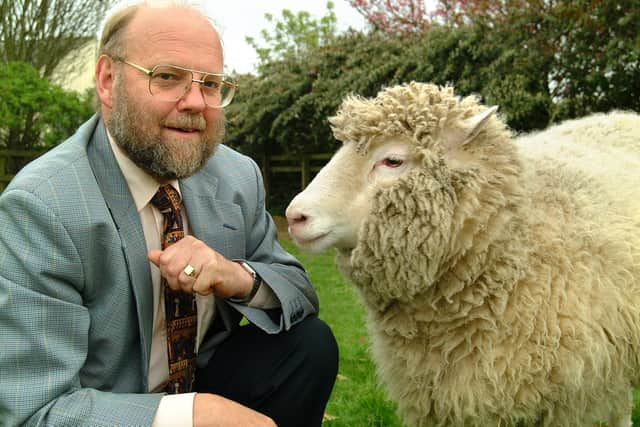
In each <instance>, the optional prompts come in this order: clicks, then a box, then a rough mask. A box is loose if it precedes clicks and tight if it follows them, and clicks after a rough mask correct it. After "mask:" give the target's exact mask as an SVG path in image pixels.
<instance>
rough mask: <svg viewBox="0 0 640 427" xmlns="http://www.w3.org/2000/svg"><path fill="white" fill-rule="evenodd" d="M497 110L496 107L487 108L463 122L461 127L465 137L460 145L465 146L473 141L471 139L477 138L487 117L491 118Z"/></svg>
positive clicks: (485, 123)
mask: <svg viewBox="0 0 640 427" xmlns="http://www.w3.org/2000/svg"><path fill="white" fill-rule="evenodd" d="M497 110H498V106H497V105H495V106H493V107H490V108H487V109H486V110H484V111H483V112H482V113H478V114H476V115H475V116H473V117H470V118H468V119H467V120H465V121H464V122H463V123H464V124H463V126H462V128H463V129H464V133H465V136H464V138H463V140H462V145H466V144H468V143H469V142H471V141H473V139H474V138H475V137H476V136H478V134H479V133H480V131H481V130H482V129H483V128H484V127H485V126H486V125H487V122H488V120H489V117H491V116H493V114H494V113H495V112H496V111H497Z"/></svg>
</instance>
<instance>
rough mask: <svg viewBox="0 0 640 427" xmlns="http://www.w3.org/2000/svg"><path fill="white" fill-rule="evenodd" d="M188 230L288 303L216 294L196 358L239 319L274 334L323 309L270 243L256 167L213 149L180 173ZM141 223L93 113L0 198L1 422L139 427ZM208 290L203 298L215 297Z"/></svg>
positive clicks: (143, 386)
mask: <svg viewBox="0 0 640 427" xmlns="http://www.w3.org/2000/svg"><path fill="white" fill-rule="evenodd" d="M180 189H181V192H182V196H183V203H184V206H185V209H186V213H187V216H188V219H189V224H190V227H191V232H192V234H194V235H195V236H196V237H197V238H199V239H201V240H203V241H205V242H206V243H207V244H208V245H209V246H211V247H212V248H214V249H216V250H218V251H219V252H220V253H222V254H223V255H225V256H226V257H227V258H231V259H244V260H247V261H248V262H249V263H250V264H251V266H252V267H253V268H254V269H255V270H256V271H257V272H258V273H259V274H260V276H261V277H262V278H263V279H264V281H265V282H266V283H267V284H268V285H269V286H270V287H271V288H272V289H273V291H274V293H275V295H276V296H277V297H278V299H279V300H280V302H281V304H282V309H281V310H276V312H275V313H266V312H265V311H262V310H258V309H255V308H250V307H247V306H244V305H238V304H233V303H231V302H229V301H226V300H222V299H215V304H216V310H217V311H218V313H220V315H221V318H222V320H223V323H224V325H223V326H222V327H220V328H216V330H215V331H213V330H212V331H210V333H209V334H208V335H207V336H206V338H205V341H204V342H203V344H202V345H201V348H200V352H199V355H198V364H199V365H203V364H205V363H206V362H207V361H208V358H209V357H210V356H211V354H212V352H213V351H214V349H215V347H216V345H217V344H219V343H220V342H221V341H222V340H224V339H225V337H226V336H228V335H229V333H230V331H232V330H233V329H235V328H237V327H238V323H239V321H240V319H241V318H242V316H243V315H244V316H245V317H246V318H247V319H248V320H249V321H251V322H252V323H254V324H256V325H257V326H259V327H260V328H262V329H263V330H265V331H267V332H269V333H278V332H280V331H283V330H287V329H289V328H290V327H291V326H292V325H294V324H295V323H297V322H299V321H300V320H302V319H303V318H304V317H306V316H307V315H309V314H313V313H316V312H317V309H318V300H317V296H316V294H315V291H314V290H313V287H312V286H311V283H310V282H309V279H308V277H307V275H306V273H305V272H304V270H303V269H302V266H301V265H300V264H299V263H298V261H297V260H296V259H295V258H294V257H293V256H291V255H290V254H288V253H287V252H285V251H284V250H283V249H282V248H281V247H280V245H279V244H278V242H277V241H276V231H275V226H274V223H273V221H272V219H271V217H270V216H269V214H268V213H267V212H266V211H265V209H264V191H263V187H262V180H261V176H260V172H259V169H258V168H257V166H256V164H255V163H254V162H253V161H252V160H250V159H249V158H248V157H245V156H243V155H241V154H239V153H237V152H235V151H233V150H231V149H230V148H228V147H226V146H220V147H219V148H218V150H217V151H216V153H215V155H214V156H213V157H212V158H211V160H210V161H209V162H208V164H207V165H206V167H205V168H204V169H203V170H201V171H200V172H198V173H197V174H195V175H194V176H192V177H190V178H188V179H185V180H182V181H180ZM146 254H147V248H146V244H145V239H144V236H143V232H142V226H141V224H140V219H139V216H138V213H137V211H136V208H135V205H134V202H133V199H132V197H131V194H130V192H129V188H128V186H127V184H126V182H125V180H124V177H123V176H122V173H121V171H120V169H119V167H118V165H117V163H116V160H115V158H114V156H113V153H112V151H111V148H110V146H109V143H108V140H107V135H106V131H105V128H104V125H103V123H102V121H101V120H100V119H99V118H98V117H97V116H94V117H93V118H91V119H90V120H89V121H88V122H86V123H85V124H84V125H83V126H82V127H81V128H79V130H78V131H77V133H76V134H75V135H73V136H72V137H71V138H69V139H68V140H67V141H65V142H64V143H62V144H61V145H59V146H58V147H56V148H54V149H53V150H51V151H50V152H48V153H47V154H45V155H44V156H42V157H41V158H39V159H37V160H35V161H34V162H32V163H31V164H29V165H28V166H27V167H25V168H24V169H23V170H22V171H21V172H20V173H19V174H18V176H16V178H15V179H14V180H13V181H12V182H11V184H10V185H9V186H8V187H7V189H6V190H5V191H4V192H3V193H2V195H1V196H0V425H1V426H15V425H46V426H85V425H86V426H93V427H95V426H116V425H118V426H145V425H150V424H151V422H152V420H153V417H154V414H155V411H156V409H157V406H158V403H159V401H160V398H161V397H162V395H161V394H151V393H147V388H148V386H147V375H148V367H149V352H150V349H151V329H152V320H153V319H152V317H153V316H152V301H153V298H152V287H151V276H150V264H149V261H148V260H147V255H146ZM213 300H214V299H213V298H211V304H213Z"/></svg>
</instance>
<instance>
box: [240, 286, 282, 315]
mask: <svg viewBox="0 0 640 427" xmlns="http://www.w3.org/2000/svg"><path fill="white" fill-rule="evenodd" d="M247 305H248V306H249V307H254V308H262V309H268V308H277V307H280V301H279V300H278V297H276V294H275V293H274V292H273V290H272V289H271V288H270V287H269V285H267V284H265V283H264V281H262V283H260V287H259V288H258V292H256V294H255V295H254V296H253V298H251V300H250V301H249V302H248V303H247Z"/></svg>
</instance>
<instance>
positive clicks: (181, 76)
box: [112, 58, 238, 108]
mask: <svg viewBox="0 0 640 427" xmlns="http://www.w3.org/2000/svg"><path fill="white" fill-rule="evenodd" d="M112 59H113V60H114V61H120V62H123V63H125V64H127V65H129V66H131V67H133V68H135V69H136V70H138V71H141V72H143V73H144V74H146V75H147V76H149V93H151V95H152V96H154V97H155V98H157V99H159V100H160V101H167V102H175V101H177V100H179V99H181V98H182V97H184V96H185V95H186V93H187V92H188V91H189V89H190V88H191V84H192V83H193V82H195V83H199V84H200V92H201V93H202V98H203V99H204V102H205V104H207V106H209V107H211V108H224V107H226V106H227V105H229V104H230V103H231V100H232V99H233V95H234V94H235V91H236V88H237V87H238V84H237V83H236V82H235V81H234V80H233V79H230V78H228V77H226V76H225V75H224V74H217V73H207V72H205V71H197V70H190V69H188V68H182V67H178V66H175V65H164V64H161V65H156V66H155V67H153V68H152V69H151V70H147V69H146V68H144V67H141V66H140V65H137V64H134V63H133V62H129V61H125V60H124V59H122V58H112ZM193 73H198V74H202V78H201V79H195V78H193Z"/></svg>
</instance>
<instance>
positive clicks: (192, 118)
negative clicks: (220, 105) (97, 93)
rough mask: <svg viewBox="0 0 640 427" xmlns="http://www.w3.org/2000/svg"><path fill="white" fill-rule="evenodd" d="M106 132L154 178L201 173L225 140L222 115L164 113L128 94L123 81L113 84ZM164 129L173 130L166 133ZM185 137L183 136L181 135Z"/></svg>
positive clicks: (181, 176)
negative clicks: (208, 116) (111, 102)
mask: <svg viewBox="0 0 640 427" xmlns="http://www.w3.org/2000/svg"><path fill="white" fill-rule="evenodd" d="M113 91H114V96H113V110H112V112H111V116H110V117H109V120H108V121H107V127H108V129H109V132H110V133H111V135H112V136H113V138H114V139H115V141H116V142H117V144H118V145H119V146H120V147H121V148H122V149H123V150H124V152H125V153H127V155H128V156H129V158H130V159H131V160H132V161H133V162H134V163H135V164H137V165H138V166H139V167H141V168H142V169H144V170H146V171H147V172H148V173H149V174H151V175H153V176H155V177H156V178H161V179H165V180H169V179H181V178H186V177H189V176H191V175H193V174H194V173H196V172H197V171H198V170H200V169H201V168H202V167H203V166H204V165H205V164H206V163H207V161H208V160H209V157H211V155H212V154H213V152H214V150H215V148H216V146H217V145H218V144H219V143H220V142H222V139H223V137H224V115H222V114H220V115H218V116H214V117H210V118H209V120H207V119H206V118H205V117H206V115H205V114H200V113H192V112H179V113H176V114H163V113H164V111H162V110H160V111H158V110H157V109H154V108H152V107H153V104H149V103H141V102H140V101H138V100H136V99H135V97H134V96H130V95H129V94H128V93H127V86H126V84H125V81H124V79H118V80H117V81H116V83H115V84H114V89H113ZM167 128H172V129H175V130H171V131H166V129H167ZM183 134H184V135H183Z"/></svg>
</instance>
